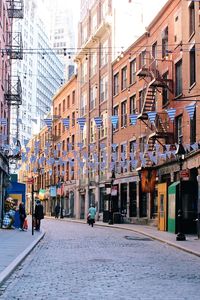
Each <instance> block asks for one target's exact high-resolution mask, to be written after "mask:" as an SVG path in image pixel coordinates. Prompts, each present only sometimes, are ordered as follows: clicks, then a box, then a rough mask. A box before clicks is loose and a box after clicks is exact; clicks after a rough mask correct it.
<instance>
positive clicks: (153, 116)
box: [147, 111, 157, 124]
mask: <svg viewBox="0 0 200 300" xmlns="http://www.w3.org/2000/svg"><path fill="white" fill-rule="evenodd" d="M156 114H157V112H156V111H150V112H148V113H147V115H148V118H149V121H150V122H151V123H152V124H153V123H154V122H155V119H156Z"/></svg>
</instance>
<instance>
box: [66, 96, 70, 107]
mask: <svg viewBox="0 0 200 300" xmlns="http://www.w3.org/2000/svg"><path fill="white" fill-rule="evenodd" d="M69 107H70V95H68V96H67V108H69Z"/></svg>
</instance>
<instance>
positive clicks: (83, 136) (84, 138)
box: [81, 124, 87, 146]
mask: <svg viewBox="0 0 200 300" xmlns="http://www.w3.org/2000/svg"><path fill="white" fill-rule="evenodd" d="M81 142H82V143H83V146H86V145H87V125H86V124H85V126H84V128H83V130H82V131H81Z"/></svg>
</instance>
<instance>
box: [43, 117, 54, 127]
mask: <svg viewBox="0 0 200 300" xmlns="http://www.w3.org/2000/svg"><path fill="white" fill-rule="evenodd" d="M44 123H45V124H46V125H47V127H48V129H51V127H52V119H50V118H48V119H44Z"/></svg>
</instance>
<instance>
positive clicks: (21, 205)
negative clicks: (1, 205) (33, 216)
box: [19, 202, 26, 231]
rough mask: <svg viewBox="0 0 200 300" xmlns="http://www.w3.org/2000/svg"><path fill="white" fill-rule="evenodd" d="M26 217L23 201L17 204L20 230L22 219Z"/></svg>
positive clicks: (22, 229)
mask: <svg viewBox="0 0 200 300" xmlns="http://www.w3.org/2000/svg"><path fill="white" fill-rule="evenodd" d="M25 219H26V210H25V205H24V203H23V202H21V203H20V204H19V220H20V227H19V230H20V231H24V221H25Z"/></svg>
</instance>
